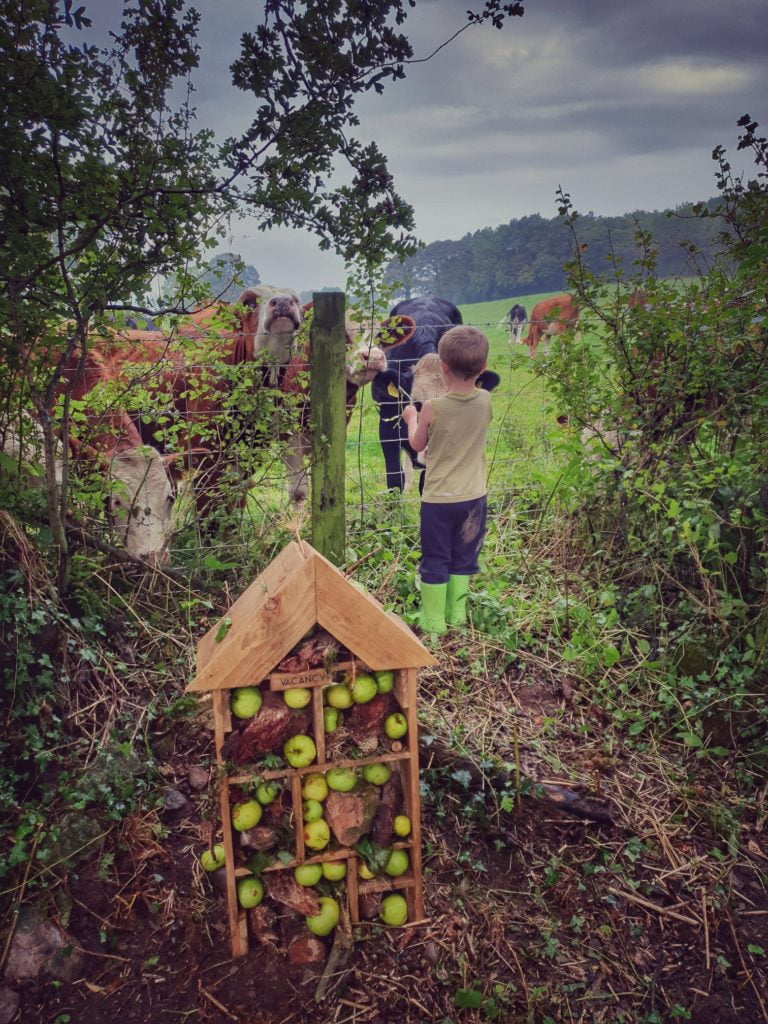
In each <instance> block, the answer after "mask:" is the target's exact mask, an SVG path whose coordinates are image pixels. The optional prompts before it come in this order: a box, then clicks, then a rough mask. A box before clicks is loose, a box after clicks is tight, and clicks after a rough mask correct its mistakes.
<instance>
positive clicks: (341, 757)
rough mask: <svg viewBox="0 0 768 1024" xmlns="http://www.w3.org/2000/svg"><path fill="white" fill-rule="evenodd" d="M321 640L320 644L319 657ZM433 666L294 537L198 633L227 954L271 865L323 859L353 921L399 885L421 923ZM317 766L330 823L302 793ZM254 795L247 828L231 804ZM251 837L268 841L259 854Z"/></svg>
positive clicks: (399, 627)
mask: <svg viewBox="0 0 768 1024" xmlns="http://www.w3.org/2000/svg"><path fill="white" fill-rule="evenodd" d="M313 634H314V635H315V636H316V637H317V636H319V637H320V640H319V641H313V639H312V637H313ZM329 638H330V639H329ZM313 643H314V644H315V647H314V648H313ZM317 643H320V646H321V647H322V644H323V643H325V645H326V646H325V648H324V650H322V660H321V663H319V664H318V663H317V660H318V659H317ZM307 651H309V654H307ZM313 656H314V660H313ZM434 664H436V661H435V658H434V657H433V656H432V655H431V654H430V652H429V651H428V650H427V649H426V648H425V647H424V646H423V645H422V644H421V642H420V641H419V640H418V639H417V637H416V636H415V635H414V634H413V633H412V632H411V630H410V629H409V628H408V627H407V626H406V625H405V624H404V623H403V622H402V621H401V620H400V619H399V618H398V617H397V616H396V615H394V614H393V613H389V612H387V611H385V610H384V608H383V607H382V605H381V604H380V603H379V602H378V601H377V600H376V599H375V598H373V597H372V596H371V595H370V594H368V593H366V592H365V591H362V590H361V589H358V587H357V586H356V585H355V584H353V583H351V582H350V580H349V579H347V578H346V577H345V576H344V575H343V574H342V573H341V572H340V571H339V570H338V569H336V568H335V567H334V566H333V565H332V564H331V563H330V562H329V561H328V560H327V559H325V558H324V557H323V556H322V555H320V554H319V552H317V551H316V550H314V548H312V547H311V546H310V545H309V544H306V543H302V542H292V543H290V544H288V545H287V546H286V547H285V548H284V549H283V550H282V551H281V552H280V554H279V555H278V556H277V558H275V560H274V561H273V562H272V563H271V564H270V565H269V566H268V567H267V568H266V569H265V570H264V572H262V573H261V574H260V575H259V576H258V577H257V578H256V579H255V580H254V581H253V583H252V584H251V585H250V586H249V587H248V589H247V590H246V591H245V592H244V593H243V594H242V595H241V596H240V597H239V598H238V600H237V601H236V602H235V603H234V604H233V605H232V607H231V608H230V609H229V611H228V612H227V613H226V616H225V617H224V618H223V619H222V620H220V621H219V622H218V623H217V624H216V625H215V626H214V627H213V628H212V629H211V630H209V632H208V633H207V634H206V635H205V636H204V637H203V638H202V639H201V640H200V642H199V644H198V646H197V673H196V675H195V677H194V679H193V680H192V682H191V683H190V684H189V686H188V687H187V691H188V692H192V693H203V692H206V691H209V692H210V693H211V695H212V700H213V717H214V742H215V751H216V762H217V765H218V771H219V781H218V786H219V801H220V809H221V819H222V820H221V827H222V840H223V842H222V844H221V845H223V848H224V858H223V859H224V865H223V867H224V871H225V874H226V894H227V908H228V913H229V922H230V928H231V937H232V954H233V956H236V957H237V956H242V955H243V954H245V953H246V952H247V951H248V945H249V931H248V928H249V925H248V913H249V912H248V911H247V910H246V909H245V907H244V906H243V899H242V897H243V895H244V893H243V892H241V884H242V881H243V879H247V878H249V877H254V876H257V877H259V878H260V883H255V884H252V885H251V889H254V888H255V889H257V890H258V888H259V885H261V892H262V893H263V892H264V891H266V899H267V902H268V901H269V897H270V891H271V889H272V887H273V886H272V885H271V883H274V882H276V881H278V880H277V879H270V873H272V872H288V871H291V872H293V870H294V869H295V868H296V867H300V866H302V865H309V864H318V865H320V866H321V867H322V865H326V867H325V868H323V869H322V870H323V873H324V878H323V880H322V882H321V885H320V892H321V893H326V894H327V893H328V892H329V891H332V892H333V893H334V895H338V896H339V900H338V901H335V900H334V899H333V898H332V899H331V900H330V903H331V904H333V903H334V902H336V903H337V905H338V904H339V903H341V902H343V903H344V905H345V908H346V909H348V913H349V919H350V922H351V923H352V924H356V923H358V922H360V920H361V918H364V917H366V916H368V917H370V916H371V914H370V909H369V908H370V907H371V905H372V904H373V905H374V906H375V904H376V900H377V898H380V899H382V900H384V899H385V898H386V897H387V895H389V894H391V893H400V894H401V896H403V897H404V898H405V904H403V901H402V900H401V899H400V898H399V897H398V899H399V907H400V908H401V912H402V914H403V915H405V907H406V906H407V918H406V921H407V923H409V924H411V923H414V922H416V921H420V920H422V919H423V917H424V897H423V882H422V865H421V828H420V801H419V764H418V742H417V718H416V681H417V670H418V669H419V668H421V667H426V666H431V665H434ZM286 666H287V667H286ZM374 682H375V685H374ZM245 687H247V688H248V691H247V693H248V696H249V698H254V697H255V701H256V703H257V704H258V710H257V712H256V713H255V714H254V715H252V716H245V717H244V718H238V717H237V715H236V714H234V713H233V710H232V709H233V707H237V704H235V705H233V703H232V701H233V697H234V695H235V694H236V693H237V691H238V690H239V689H241V688H245ZM256 690H258V693H255V691H256ZM332 690H333V692H331V691H332ZM371 691H372V692H373V696H371ZM245 693H246V691H243V694H245ZM243 694H241V696H242V695H243ZM349 695H351V703H350V696H349ZM289 701H290V704H289ZM329 701H330V702H331V703H330V704H329ZM334 705H336V709H335V711H334V710H329V709H331V708H333V706H334ZM247 710H248V709H247ZM297 736H300V737H302V739H301V742H299V743H297V742H296V737H297ZM307 737H308V738H309V739H310V741H311V742H310V743H309V744H307V743H306V738H307ZM291 741H294V742H293V745H292V746H291V745H290V744H291ZM294 747H295V748H296V751H295V754H294ZM300 747H301V748H303V749H299V748H300ZM286 750H287V751H288V754H287V755H286ZM286 756H288V759H289V761H288V763H287V764H284V763H283V761H281V758H283V759H284V758H285V757H286ZM307 757H309V761H307ZM370 766H373V768H372V767H370ZM310 776H311V777H312V779H314V780H317V777H318V776H321V777H323V779H324V780H325V782H326V784H325V792H326V793H328V784H330V783H333V782H334V780H335V781H336V782H337V783H338V788H334V787H331V790H332V791H331V792H330V795H329V796H328V799H327V800H326V801H325V802H324V803H323V811H322V812H321V813H322V814H323V817H322V818H321V822H322V821H324V819H325V818H327V819H328V821H327V822H326V824H325V825H317V826H313V825H312V823H311V822H310V821H309V820H308V821H305V816H306V817H307V818H308V819H310V818H311V819H312V820H315V815H316V813H317V811H316V808H315V805H314V804H313V803H312V802H311V801H310V802H307V792H308V787H307V782H308V780H309V778H310ZM342 782H343V786H342ZM313 784H314V785H316V786H320V792H321V793H322V790H323V784H322V783H317V782H316V781H315V783H313ZM259 786H261V787H262V789H259ZM275 792H277V793H278V794H279V795H278V797H277V798H276V797H275V795H274V794H275ZM254 794H255V795H256V797H258V796H259V795H261V796H262V798H263V799H265V801H266V805H265V806H264V807H263V817H262V809H259V808H255V810H256V813H257V814H258V819H259V821H260V822H261V824H260V826H259V828H256V829H248V828H245V829H241V830H239V829H238V824H237V822H236V823H235V825H234V826H233V825H232V820H233V810H234V811H235V812H237V810H239V809H240V806H242V804H243V803H248V805H249V806H251V805H254V806H255V804H256V803H257V802H258V801H257V800H256V799H255V798H254ZM249 797H250V798H251V799H250V800H249V799H248V798H249ZM238 805H240V806H238ZM310 812H311V813H310ZM243 813H244V812H243ZM395 819H396V825H397V824H399V825H400V827H399V828H397V827H395V828H394V829H393V821H394V820H395ZM264 822H269V824H267V825H266V826H265V824H264ZM247 824H250V823H249V822H247ZM372 836H376V837H377V838H376V839H375V840H374V839H372V838H371V837H372ZM385 836H386V838H384V837H385ZM246 840H248V841H257V849H259V846H258V843H259V842H260V843H261V844H262V846H263V847H264V850H262V851H261V852H259V853H257V854H255V855H254V853H253V846H250V847H248V846H246V845H245V844H246ZM270 843H272V847H271V848H270V846H269V844H270ZM280 847H282V848H280ZM392 851H405V854H407V856H404V855H403V854H402V853H395V855H394V856H392ZM209 856H210V854H209ZM254 856H255V859H254ZM214 863H215V858H214ZM328 865H335V867H334V868H333V869H331V868H329V867H328ZM341 865H345V866H346V871H345V872H344V877H343V881H341V883H340V885H339V886H338V889H336V890H334V889H331V888H330V885H329V883H327V881H326V879H325V873H326V872H327V874H328V876H329V877H330V876H332V875H333V876H334V877H336V876H339V875H341V873H342V870H343V869H342V867H341ZM404 865H405V867H404ZM390 868H391V870H390ZM282 881H283V882H287V881H291V884H293V882H292V880H290V879H287V878H286V877H285V875H284V876H283V878H282ZM305 884H306V883H305ZM254 898H255V899H258V900H259V901H260V900H261V895H259V894H258V893H257V896H256V897H254ZM309 898H310V900H312V899H313V898H314V897H313V896H312V895H311V894H310V897H309ZM245 902H246V906H247V905H248V900H246V901H245ZM320 902H321V903H322V902H323V899H322V897H321V899H320ZM250 905H254V904H253V902H251V904H250ZM393 907H394V905H393ZM366 908H368V909H366ZM281 909H283V908H281ZM382 916H384V915H382ZM396 923H406V922H405V921H403V922H399V921H398V922H396ZM316 934H325V932H324V931H322V930H321V931H320V932H319V933H316Z"/></svg>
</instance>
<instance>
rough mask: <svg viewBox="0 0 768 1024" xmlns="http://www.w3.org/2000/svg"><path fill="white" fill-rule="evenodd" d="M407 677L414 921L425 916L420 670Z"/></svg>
mask: <svg viewBox="0 0 768 1024" xmlns="http://www.w3.org/2000/svg"><path fill="white" fill-rule="evenodd" d="M403 675H404V677H405V691H406V694H407V696H408V706H407V707H406V708H404V709H403V710H404V713H405V717H406V718H407V719H408V732H407V734H406V735H407V739H408V749H409V753H410V756H409V758H408V760H407V761H403V762H402V763H401V764H400V766H399V770H400V772H401V775H402V779H403V794H404V796H405V807H406V814H407V815H408V817H409V818H410V819H411V835H410V837H409V838H410V841H411V851H410V860H411V873H412V875H413V878H414V882H415V885H414V888H413V890H412V893H411V894H410V896H408V897H407V898H408V900H409V903H408V917H409V918H411V919H412V920H417V921H418V920H421V918H423V917H424V880H423V874H422V864H421V793H420V789H419V722H418V718H417V716H416V683H417V673H416V670H415V669H412V668H411V669H408V670H407V671H405V672H404V673H403Z"/></svg>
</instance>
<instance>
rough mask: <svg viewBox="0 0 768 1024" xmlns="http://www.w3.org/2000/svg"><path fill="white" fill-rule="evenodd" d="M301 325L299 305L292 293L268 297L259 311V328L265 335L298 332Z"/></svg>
mask: <svg viewBox="0 0 768 1024" xmlns="http://www.w3.org/2000/svg"><path fill="white" fill-rule="evenodd" d="M300 325H301V303H300V302H299V297H298V295H296V294H295V293H294V292H281V293H279V294H277V295H270V297H269V298H268V299H267V301H266V302H265V303H264V304H263V305H262V307H261V309H260V310H259V328H260V329H261V330H263V331H264V333H266V334H275V333H280V334H282V333H284V332H285V331H298V329H299V327H300Z"/></svg>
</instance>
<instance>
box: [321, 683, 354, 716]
mask: <svg viewBox="0 0 768 1024" xmlns="http://www.w3.org/2000/svg"><path fill="white" fill-rule="evenodd" d="M325 699H326V701H327V703H328V704H330V705H331V707H332V708H340V709H341V710H342V711H343V710H344V709H345V708H351V707H352V705H353V704H354V701H353V700H352V694H351V693H350V692H349V688H348V687H346V686H345V685H344V683H333V684H332V685H331V686H329V687H328V689H327V690H326V691H325Z"/></svg>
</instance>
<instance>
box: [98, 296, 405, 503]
mask: <svg viewBox="0 0 768 1024" xmlns="http://www.w3.org/2000/svg"><path fill="white" fill-rule="evenodd" d="M308 310H309V306H304V307H302V306H301V304H300V302H299V299H298V296H297V295H296V293H295V292H293V291H291V290H282V291H281V290H279V289H275V288H271V287H270V286H260V287H259V288H253V289H250V288H249V289H246V291H244V292H243V294H242V295H241V296H240V299H239V300H238V302H237V303H236V304H235V305H233V306H229V307H228V306H226V305H224V304H218V305H217V306H216V307H209V308H208V309H207V310H202V311H200V312H199V313H195V314H193V315H192V316H191V317H190V321H189V322H188V323H186V324H185V325H183V326H182V327H180V328H179V329H178V332H177V333H178V334H179V335H180V339H179V338H174V337H173V336H172V335H171V336H166V335H162V334H158V333H156V332H146V331H124V332H122V333H119V334H114V335H113V336H111V337H110V338H109V339H105V340H104V342H103V344H104V345H106V346H107V347H108V351H109V358H110V359H111V360H112V361H113V362H115V363H116V364H117V365H119V366H120V367H121V373H122V375H123V376H124V378H125V379H126V381H128V380H129V379H130V378H131V377H132V378H134V379H135V378H139V379H142V378H144V379H145V386H146V388H147V389H148V390H149V391H150V393H151V394H152V396H153V397H154V399H155V400H156V402H157V405H158V408H159V410H160V415H158V416H153V415H152V414H151V413H149V412H148V411H147V410H139V411H137V415H136V423H137V427H138V429H140V431H141V434H142V437H143V439H144V441H145V442H147V443H149V444H152V445H155V446H157V447H158V448H159V449H160V450H163V451H165V450H166V446H165V442H164V441H163V440H162V436H163V428H162V425H161V423H160V419H162V418H163V415H162V414H163V413H164V414H165V417H170V418H172V419H173V418H176V420H177V421H178V422H179V423H180V424H181V425H182V426H181V430H180V432H179V435H178V450H179V452H180V453H181V454H184V453H186V454H187V455H188V456H189V457H190V462H191V463H192V464H194V466H195V468H196V472H195V480H194V490H195V499H196V503H197V508H198V512H199V513H200V515H201V516H203V517H204V516H207V515H208V514H209V512H210V511H211V510H212V509H213V508H215V507H216V506H217V505H219V504H220V494H219V488H220V484H221V482H222V480H223V478H224V477H225V476H229V477H231V476H237V474H238V472H239V467H237V466H236V464H235V461H234V457H233V456H234V453H233V451H232V434H231V427H232V424H231V423H230V422H229V420H230V417H229V416H228V414H227V411H226V403H227V399H228V396H229V391H230V387H231V383H230V382H229V381H227V380H225V379H223V376H222V375H220V374H218V375H217V371H216V365H217V363H221V364H224V365H225V366H227V365H228V366H240V365H244V364H248V363H251V362H253V361H259V360H260V359H261V360H263V359H264V357H265V356H266V363H265V368H264V372H263V373H262V374H258V375H257V382H258V383H257V387H261V386H262V385H264V384H266V385H269V386H271V387H273V388H276V389H277V391H278V392H280V391H282V392H284V393H286V394H293V395H294V396H296V395H298V396H300V400H299V401H298V402H297V403H296V404H297V406H298V408H297V409H296V410H295V421H296V428H295V429H292V430H290V431H289V432H281V433H280V437H281V438H282V439H284V440H286V441H287V443H288V452H287V454H286V456H285V457H284V461H285V463H286V467H287V471H288V489H289V494H290V497H291V498H292V500H294V501H301V500H303V499H304V498H305V497H306V496H307V493H308V481H307V472H306V467H305V459H306V456H307V454H308V452H309V448H310V444H311V439H310V437H309V433H308V430H309V410H308V398H307V392H306V379H305V377H304V374H303V371H305V370H307V369H308V367H309V363H310V356H309V351H308V340H306V339H308V325H307V324H306V318H307V316H308ZM302 327H304V330H302V335H303V337H304V339H305V340H304V341H302V340H301V339H300V338H299V330H300V328H302ZM347 340H348V347H349V348H350V355H351V347H352V343H353V325H352V324H351V323H350V324H348V333H347ZM190 345H191V346H192V349H190ZM382 359H383V355H382V353H381V352H380V351H379V350H377V349H372V350H370V351H369V350H366V351H365V353H364V355H359V356H358V357H357V359H356V360H354V359H352V358H350V360H349V365H348V367H347V405H348V408H351V405H352V404H354V396H355V394H356V392H357V389H358V388H359V387H360V386H361V385H362V384H364V383H366V382H367V381H368V380H370V379H371V377H372V376H373V375H374V374H375V373H377V372H379V368H380V366H381V365H386V361H384V363H383V364H382V362H381V360H382ZM278 401H279V398H278ZM272 429H273V430H275V431H277V430H280V428H279V427H278V425H277V423H276V422H275V424H274V426H273V428H272ZM254 443H257V444H258V443H260V442H259V439H258V438H256V439H254ZM261 443H263V439H262V441H261ZM243 483H244V484H245V483H246V482H245V481H243ZM243 496H244V490H243Z"/></svg>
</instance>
